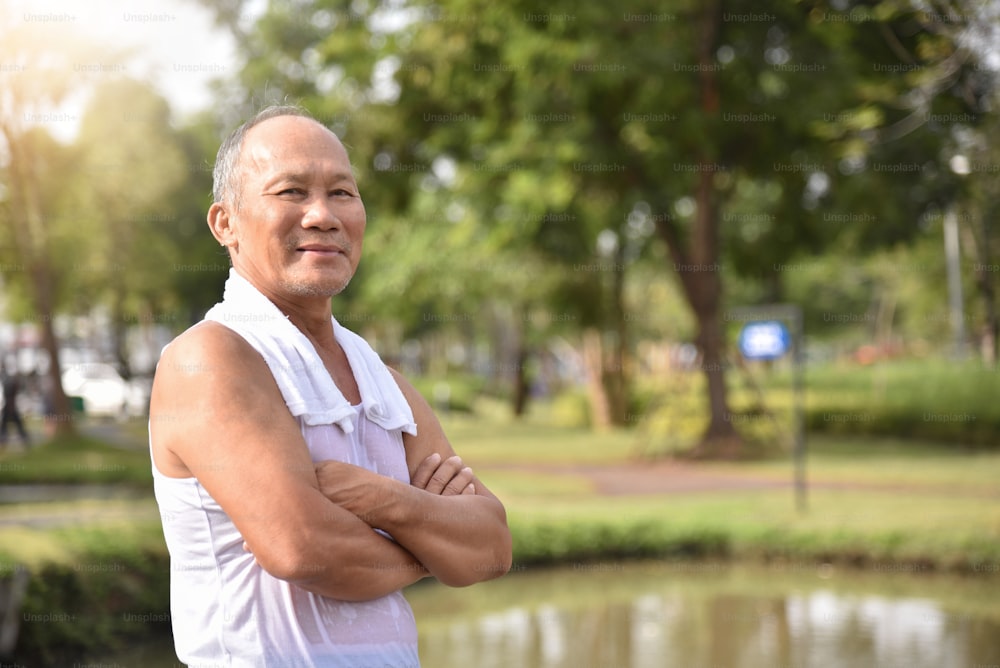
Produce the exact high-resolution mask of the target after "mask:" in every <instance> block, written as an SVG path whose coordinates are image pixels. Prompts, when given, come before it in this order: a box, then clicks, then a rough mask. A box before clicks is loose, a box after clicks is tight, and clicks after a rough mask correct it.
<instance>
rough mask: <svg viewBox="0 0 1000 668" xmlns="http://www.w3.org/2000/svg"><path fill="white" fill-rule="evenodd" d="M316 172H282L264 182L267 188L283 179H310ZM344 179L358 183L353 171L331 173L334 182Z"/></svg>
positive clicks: (301, 180)
mask: <svg viewBox="0 0 1000 668" xmlns="http://www.w3.org/2000/svg"><path fill="white" fill-rule="evenodd" d="M314 176H315V175H314V174H312V173H308V172H280V173H278V174H275V175H274V177H273V178H270V179H268V180H267V181H265V183H264V187H265V188H270V187H272V186H274V185H277V184H278V183H281V182H282V181H292V182H294V183H302V182H304V181H310V180H312V179H313V178H314ZM343 181H350V182H351V183H357V181H356V179H355V178H354V174H353V173H351V172H336V173H334V174H332V175H331V182H332V183H341V182H343Z"/></svg>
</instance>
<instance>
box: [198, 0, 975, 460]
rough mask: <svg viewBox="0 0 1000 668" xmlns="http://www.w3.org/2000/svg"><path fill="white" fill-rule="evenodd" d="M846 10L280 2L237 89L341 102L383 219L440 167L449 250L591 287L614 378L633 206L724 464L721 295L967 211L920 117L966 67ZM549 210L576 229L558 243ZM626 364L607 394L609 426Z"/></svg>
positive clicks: (774, 283)
mask: <svg viewBox="0 0 1000 668" xmlns="http://www.w3.org/2000/svg"><path fill="white" fill-rule="evenodd" d="M210 4H211V3H210ZM231 5H232V3H227V5H226V6H227V7H228V8H229V9H231ZM837 6H838V7H842V9H832V8H830V7H828V6H827V5H826V3H823V2H805V1H793V0H774V1H772V2H767V3H764V4H763V5H761V4H760V3H749V2H744V1H739V0H710V1H709V2H702V3H696V2H690V1H677V2H674V3H672V4H671V5H670V7H669V8H664V7H662V6H661V5H660V3H653V2H648V3H638V4H636V5H635V6H632V7H630V8H629V9H627V10H624V11H622V10H620V9H617V8H615V7H612V6H603V5H585V6H580V5H579V4H578V3H571V2H569V1H568V0H562V1H559V0H557V1H556V2H553V3H548V4H547V5H546V6H545V8H544V10H539V9H538V7H537V5H536V4H534V3H528V2H515V3H513V4H510V3H508V4H505V5H503V6H502V7H501V6H497V5H495V4H494V5H491V4H489V3H487V2H484V1H483V0H444V1H440V2H430V1H418V2H411V3H409V4H407V5H406V6H405V7H400V6H399V5H396V4H394V3H389V2H386V3H358V2H351V3H347V2H322V3H313V4H310V5H308V6H307V5H304V4H303V5H299V4H297V3H287V2H282V3H272V4H271V5H269V10H268V11H267V12H266V13H265V14H264V15H263V16H262V17H261V18H260V20H259V21H258V22H257V25H256V26H255V27H254V28H253V29H252V30H250V31H249V32H247V34H246V36H247V42H246V44H247V46H246V48H247V51H248V53H249V54H252V55H253V58H251V59H250V60H249V61H248V62H249V65H248V67H247V68H246V69H245V70H244V73H243V76H244V79H243V84H244V85H245V86H246V87H247V88H248V90H250V91H261V90H264V85H265V83H266V84H267V86H268V87H270V90H273V91H275V92H277V93H279V94H290V95H292V96H297V97H301V99H303V100H304V101H307V102H310V101H316V103H317V105H319V107H320V108H321V109H325V110H329V109H331V107H332V106H337V108H338V109H339V112H338V113H340V114H342V116H339V117H338V118H340V119H341V120H342V121H343V122H342V123H341V124H340V126H341V128H347V129H348V130H349V131H348V134H349V136H350V137H351V138H352V141H356V142H357V143H358V144H359V145H360V148H361V150H360V154H361V155H369V156H375V164H376V167H377V164H378V161H379V160H381V161H382V164H384V165H385V166H386V169H383V170H381V173H378V174H377V176H378V182H379V183H378V186H376V188H377V192H378V194H379V198H378V199H377V200H376V201H378V202H380V205H383V204H384V206H386V208H387V209H388V210H392V211H395V212H399V218H400V220H406V218H407V216H408V215H410V214H412V213H414V212H415V211H416V209H415V208H414V207H415V206H416V202H417V201H418V200H417V198H416V197H414V196H413V195H412V194H411V193H413V192H415V191H417V192H418V191H419V188H420V187H421V186H427V185H428V183H430V185H431V186H433V185H434V183H433V179H431V175H432V174H436V173H437V171H438V170H437V169H435V165H438V166H440V165H441V164H442V163H441V161H445V164H450V165H452V168H451V169H450V170H449V171H450V172H451V173H453V174H454V178H453V179H452V180H451V181H450V182H449V183H447V184H444V187H441V185H442V184H441V183H438V187H440V192H441V193H443V194H445V195H446V196H447V198H449V199H451V200H452V201H453V202H454V203H455V204H456V206H458V207H460V208H461V209H462V211H463V212H464V217H465V218H467V219H469V220H471V221H473V222H474V224H475V225H476V226H478V230H477V231H470V232H469V233H468V234H467V235H466V236H464V237H461V241H462V242H464V243H466V244H467V245H468V246H470V247H471V246H473V245H475V244H477V243H483V242H484V241H487V240H492V241H493V242H494V246H493V247H494V248H498V249H499V248H502V249H504V252H508V253H510V254H511V255H510V256H511V257H517V256H519V255H522V254H524V255H536V254H540V255H541V256H542V257H545V258H546V259H547V260H548V261H549V262H551V263H552V266H553V267H556V268H557V271H561V272H563V274H564V276H565V280H563V281H555V282H553V283H551V284H550V285H551V286H552V291H551V292H549V293H548V297H547V299H548V300H549V303H550V304H555V303H561V302H559V301H558V299H559V297H558V294H559V293H560V291H561V290H563V291H564V289H565V288H567V287H569V286H572V285H589V286H590V288H591V292H590V295H589V296H590V299H588V300H585V301H583V302H578V306H577V308H578V309H579V310H578V311H577V314H578V315H579V316H580V320H579V321H578V323H579V325H580V326H581V329H582V328H584V327H585V326H586V324H587V323H588V322H591V323H595V324H596V325H597V326H598V328H599V329H600V330H601V331H602V334H610V336H606V337H604V338H607V339H609V340H614V339H617V342H616V345H617V346H620V348H618V350H617V351H616V355H617V357H618V359H619V360H624V358H625V357H626V356H627V353H628V348H627V337H628V331H627V327H626V326H625V325H626V320H625V317H624V316H625V315H627V314H626V312H625V311H626V309H625V308H623V307H622V302H621V295H622V294H623V291H622V290H621V289H620V286H621V284H622V276H620V275H617V274H620V273H622V272H620V271H619V268H622V269H624V267H625V266H626V263H624V262H618V261H616V260H615V259H614V258H615V257H616V256H615V255H613V254H612V255H604V256H602V255H601V254H600V253H599V252H598V251H599V243H598V240H599V239H602V238H603V239H604V240H608V239H617V240H618V241H619V243H620V242H621V241H622V239H623V238H624V236H623V233H624V230H622V228H621V223H620V221H623V220H627V219H628V216H629V215H630V214H631V213H632V212H633V211H635V210H637V209H639V210H643V211H645V212H646V214H645V215H646V218H645V220H647V222H649V221H651V222H652V223H653V224H654V228H655V231H656V233H657V236H658V238H659V239H660V240H661V241H662V242H663V244H664V247H665V248H666V249H667V253H666V255H665V258H666V260H665V264H666V266H665V267H664V271H669V272H672V273H673V274H674V275H675V276H676V278H677V280H678V282H679V284H680V286H681V289H682V293H683V294H684V296H685V299H686V301H687V305H688V307H689V308H690V310H691V312H692V314H693V315H694V321H695V328H696V334H695V341H696V343H697V345H698V347H699V350H700V353H701V369H702V371H703V373H704V375H705V377H706V380H707V383H706V387H707V404H708V407H709V415H710V417H709V421H708V424H707V425H706V428H705V430H704V433H703V436H702V439H701V443H700V445H699V446H698V448H696V450H695V451H694V454H695V455H696V456H704V457H717V456H735V455H737V454H738V453H739V452H740V449H741V440H740V438H739V434H738V433H737V432H736V430H735V428H734V426H733V421H732V420H730V419H729V417H730V416H729V411H730V408H729V401H728V390H727V384H726V373H725V371H726V366H727V365H726V359H727V351H726V343H725V342H726V331H725V317H724V316H725V311H724V309H725V307H726V303H727V302H726V298H725V294H724V291H723V288H724V279H727V280H734V279H744V280H746V279H747V278H749V279H752V280H755V281H759V282H760V283H761V284H762V285H763V289H762V290H761V294H762V295H763V296H765V297H771V298H780V297H781V295H782V292H783V290H782V284H783V282H784V281H785V280H787V279H788V276H787V275H786V274H783V273H782V272H781V270H780V267H782V266H783V265H785V264H786V263H787V260H788V259H789V258H792V257H796V256H798V255H802V254H808V253H817V252H821V251H823V250H824V249H829V248H839V249H844V250H849V251H851V252H867V251H868V250H869V249H872V248H876V247H878V246H879V245H883V244H888V243H895V242H899V241H906V240H907V239H910V238H912V237H913V235H914V234H915V233H916V231H917V229H918V228H917V226H916V225H915V224H914V221H916V220H919V219H920V217H921V216H922V215H923V213H924V212H926V211H927V210H929V209H930V208H932V207H940V206H941V205H942V204H943V203H946V202H948V201H950V200H951V199H952V198H954V196H955V192H956V191H955V188H954V185H955V183H954V179H952V178H950V177H948V176H947V175H946V174H943V172H942V170H941V166H942V164H944V162H943V161H946V159H947V158H946V156H945V157H942V148H943V147H944V146H945V145H946V144H947V136H946V134H945V133H944V132H942V131H941V130H940V128H939V127H935V124H929V123H928V124H920V123H917V122H915V120H919V119H920V118H922V117H924V116H926V115H927V114H945V113H948V114H950V113H959V112H962V111H963V110H965V109H968V108H970V105H971V106H974V105H975V104H977V100H978V97H979V96H980V93H979V92H978V91H977V90H976V86H975V83H974V81H973V80H974V78H975V77H974V76H973V75H974V68H973V58H972V54H970V53H969V51H968V49H966V48H965V47H963V46H962V45H961V44H960V43H958V42H957V41H956V39H955V37H954V35H953V34H949V33H946V32H942V31H938V30H936V29H935V28H936V24H935V22H934V20H933V18H932V17H930V15H929V14H928V12H927V11H925V10H923V9H921V8H920V7H918V6H916V5H914V4H909V3H906V2H897V1H895V0H892V1H890V0H886V1H884V2H868V3H847V2H845V3H840V4H839V5H837ZM963 91H964V92H965V93H967V94H964V95H963V94H962V93H963ZM331 100H336V102H333V101H331ZM356 154H357V153H356ZM907 164H919V165H920V169H919V174H915V173H913V172H907V171H905V170H904V169H903V168H902V167H901V166H903V165H907ZM397 166H398V167H400V172H399V173H392V172H391V171H390V169H389V168H394V167H397ZM886 166H893V167H892V169H881V168H882V167H886ZM403 168H406V169H405V170H404V169H403ZM411 169H412V171H411ZM374 171H375V172H379V170H378V169H376V170H374ZM386 172H388V173H386ZM413 172H416V173H417V175H414V173H413ZM367 173H368V174H373V172H372V171H371V170H369V171H368V172H367ZM915 176H916V177H917V179H916V180H917V185H916V187H913V181H914V177H915ZM428 179H430V181H428ZM439 181H440V179H439ZM883 192H890V193H906V195H905V196H899V197H885V196H876V195H875V193H883ZM501 213H502V214H511V215H509V216H508V215H498V214H501ZM553 215H555V216H566V217H567V218H568V219H570V220H572V221H573V223H574V224H572V225H560V224H548V222H547V221H546V216H553ZM751 216H754V217H753V218H751ZM842 217H843V218H844V219H845V222H847V223H848V224H845V225H839V226H838V225H831V224H830V221H831V220H837V221H839V220H841V218H842ZM416 220H418V221H420V222H421V223H423V222H424V221H425V220H426V219H425V218H422V217H420V216H419V215H418V216H417V217H416ZM435 229H438V230H440V229H442V228H435ZM640 231H642V230H641V228H640ZM649 231H651V230H649ZM640 236H641V235H640ZM604 248H605V251H611V252H615V250H614V248H615V247H614V246H613V245H612V244H605V246H604ZM622 248H623V246H622V245H619V246H618V247H617V252H621V249H622ZM585 258H586V260H585ZM602 258H603V260H604V261H605V264H607V265H609V266H611V267H612V268H613V269H612V272H611V273H612V274H615V275H614V276H612V277H611V281H610V282H611V286H612V289H611V290H609V291H608V292H607V293H604V296H602V297H601V298H600V299H596V298H594V297H595V295H597V294H601V293H596V292H595V291H594V289H593V286H594V285H601V281H596V282H595V281H590V280H589V279H591V278H595V276H587V277H581V276H580V275H579V274H580V273H581V272H579V271H574V267H575V266H576V267H579V266H581V265H582V266H587V264H590V263H594V264H597V265H598V266H601V265H600V263H601V261H602ZM452 268H453V267H451V266H449V269H452ZM574 274H576V275H574ZM475 276H476V275H475V274H467V275H464V276H462V278H463V279H465V280H464V281H463V283H462V285H463V287H464V286H466V285H468V281H470V280H483V277H481V276H480V277H478V279H476V278H474V277H475ZM449 277H451V278H452V279H455V278H458V276H457V275H456V274H455V273H451V272H449ZM487 283H488V279H487ZM615 286H618V287H615ZM564 292H565V291H564ZM588 319H589V320H588ZM602 356H603V354H602ZM612 366H615V365H612ZM626 367H627V365H626V364H625V363H624V361H620V362H619V363H618V364H617V369H615V373H617V374H620V375H619V377H618V378H617V379H615V378H612V379H611V381H612V382H610V383H608V386H609V387H612V388H615V387H617V388H619V390H618V393H619V398H618V400H616V401H615V407H614V411H615V412H616V413H618V414H619V415H620V414H621V411H622V409H623V406H625V405H626V404H625V403H624V402H622V401H621V400H620V399H621V395H623V394H624V391H623V390H622V389H621V388H623V387H624V385H625V383H626V377H625V369H626ZM612 394H614V392H612Z"/></svg>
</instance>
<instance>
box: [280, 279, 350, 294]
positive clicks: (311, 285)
mask: <svg viewBox="0 0 1000 668" xmlns="http://www.w3.org/2000/svg"><path fill="white" fill-rule="evenodd" d="M350 282H351V279H350V278H348V279H346V280H345V279H332V278H331V279H326V280H313V281H305V280H303V281H288V282H286V283H285V285H284V288H285V290H287V291H288V293H289V294H292V295H295V296H297V297H334V296H336V295H339V294H340V293H341V292H343V291H344V288H346V287H347V285H348V284H349V283H350Z"/></svg>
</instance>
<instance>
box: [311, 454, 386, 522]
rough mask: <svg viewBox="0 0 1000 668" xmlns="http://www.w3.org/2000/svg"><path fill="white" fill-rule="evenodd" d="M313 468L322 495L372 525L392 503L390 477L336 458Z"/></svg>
mask: <svg viewBox="0 0 1000 668" xmlns="http://www.w3.org/2000/svg"><path fill="white" fill-rule="evenodd" d="M313 466H314V468H315V469H316V480H317V481H318V482H319V491H320V492H322V494H323V496H325V497H326V498H328V499H329V500H330V501H333V502H334V503H336V504H337V505H338V506H340V507H342V508H344V509H346V510H349V511H350V512H352V513H354V514H355V515H357V516H358V517H360V518H361V519H362V520H364V521H365V522H368V523H369V524H371V522H370V521H369V520H371V519H372V518H373V517H374V514H375V513H376V512H377V510H378V509H379V508H381V507H383V506H384V505H385V504H386V503H388V501H389V500H390V499H389V498H388V495H389V492H388V489H387V485H388V484H389V482H390V481H391V480H392V479H391V478H387V477H386V476H382V475H379V474H378V473H375V472H373V471H369V470H368V469H364V468H361V467H360V466H355V465H353V464H345V463H344V462H339V461H337V460H334V459H327V460H323V461H320V462H315V463H314V465H313Z"/></svg>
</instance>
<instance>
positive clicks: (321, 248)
mask: <svg viewBox="0 0 1000 668" xmlns="http://www.w3.org/2000/svg"><path fill="white" fill-rule="evenodd" d="M295 250H296V252H298V253H313V254H316V255H321V256H329V257H333V256H335V255H345V254H346V253H345V252H344V249H343V248H341V247H340V246H333V245H328V244H306V245H305V246H299V247H298V248H296V249H295Z"/></svg>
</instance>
